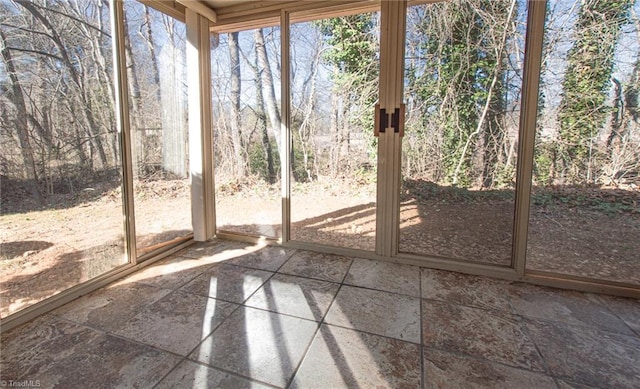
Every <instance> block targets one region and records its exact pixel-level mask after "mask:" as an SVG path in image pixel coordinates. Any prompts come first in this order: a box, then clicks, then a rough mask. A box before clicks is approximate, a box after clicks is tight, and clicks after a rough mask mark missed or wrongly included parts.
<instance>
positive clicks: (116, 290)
mask: <svg viewBox="0 0 640 389" xmlns="http://www.w3.org/2000/svg"><path fill="white" fill-rule="evenodd" d="M169 292H171V290H169V289H161V288H156V287H153V286H149V285H142V284H136V283H131V284H114V285H111V286H108V287H106V288H102V289H98V290H96V291H95V292H92V293H90V294H88V295H86V296H83V297H81V298H79V299H77V300H75V301H72V302H70V303H69V304H66V305H64V306H62V307H60V308H58V309H56V310H55V311H53V314H54V315H57V316H60V317H63V318H65V319H68V320H71V321H74V322H76V323H80V324H85V325H88V326H91V327H95V328H98V329H101V330H103V331H107V332H110V331H115V330H116V329H118V328H119V327H120V326H122V324H123V323H124V322H126V321H127V320H129V319H130V318H131V317H133V316H134V315H136V314H137V313H139V312H140V311H141V310H142V309H143V308H144V307H146V306H147V305H149V304H152V303H153V302H154V301H157V300H159V299H161V298H162V297H163V296H165V295H167V294H168V293H169Z"/></svg>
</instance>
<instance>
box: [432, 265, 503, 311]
mask: <svg viewBox="0 0 640 389" xmlns="http://www.w3.org/2000/svg"><path fill="white" fill-rule="evenodd" d="M507 287H508V282H507V281H503V280H497V279H493V278H488V277H478V276H472V275H467V274H460V273H455V272H450V271H443V270H434V269H422V297H423V298H428V299H433V300H439V301H444V302H448V303H451V304H460V305H467V306H470V307H478V308H485V309H497V310H501V311H507V312H511V313H513V310H512V308H511V305H510V304H509V297H508V293H507Z"/></svg>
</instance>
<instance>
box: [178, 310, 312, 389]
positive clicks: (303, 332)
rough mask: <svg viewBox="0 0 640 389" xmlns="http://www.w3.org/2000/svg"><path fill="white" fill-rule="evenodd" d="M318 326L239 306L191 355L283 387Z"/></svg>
mask: <svg viewBox="0 0 640 389" xmlns="http://www.w3.org/2000/svg"><path fill="white" fill-rule="evenodd" d="M317 326H318V324H317V323H315V322H313V321H309V320H304V319H299V318H295V317H291V316H284V315H280V314H277V313H273V312H267V311H263V310H259V309H255V308H250V307H241V308H239V309H238V310H236V311H235V312H234V313H233V314H232V315H231V316H230V317H229V318H228V319H227V320H225V321H224V322H223V323H222V324H221V325H220V326H219V327H218V328H217V329H216V330H215V331H213V333H212V334H211V335H210V336H209V337H208V338H207V339H205V340H204V342H202V344H201V345H200V346H199V347H198V349H196V350H195V351H194V352H193V353H192V354H191V356H190V358H191V359H194V360H197V361H200V362H202V363H206V364H209V365H211V366H213V367H218V368H221V369H224V370H227V371H231V372H234V373H237V374H240V375H243V376H245V377H250V378H253V379H256V380H259V381H261V382H266V383H268V384H271V385H276V386H280V387H284V386H286V384H287V383H288V382H289V380H290V379H291V377H292V375H293V372H294V370H295V369H296V367H297V366H298V364H299V363H300V360H301V359H302V357H303V355H304V353H305V351H306V349H307V346H308V345H309V343H311V339H312V338H313V335H314V334H315V332H316V329H317Z"/></svg>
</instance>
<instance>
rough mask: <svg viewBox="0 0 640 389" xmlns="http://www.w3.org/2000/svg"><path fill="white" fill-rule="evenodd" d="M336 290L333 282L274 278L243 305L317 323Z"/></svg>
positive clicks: (286, 277)
mask: <svg viewBox="0 0 640 389" xmlns="http://www.w3.org/2000/svg"><path fill="white" fill-rule="evenodd" d="M339 288H340V285H339V284H335V283H332V282H327V281H319V280H313V279H310V278H301V277H294V276H289V275H286V274H276V275H275V276H273V277H272V278H271V279H269V281H267V282H266V283H265V284H264V285H263V286H262V287H261V288H260V289H258V291H257V292H256V293H254V295H253V296H251V298H250V299H249V300H247V302H246V303H245V305H248V306H250V307H255V308H261V309H266V310H269V311H274V312H278V313H284V314H287V315H292V316H297V317H301V318H303V319H309V320H315V321H320V320H322V318H323V317H324V315H325V313H326V312H327V310H328V309H329V306H330V305H331V302H332V301H333V298H334V297H335V295H336V293H337V292H338V289H339Z"/></svg>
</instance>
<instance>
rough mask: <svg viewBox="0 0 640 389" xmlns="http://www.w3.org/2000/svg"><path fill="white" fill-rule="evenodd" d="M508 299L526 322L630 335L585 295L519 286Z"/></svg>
mask: <svg viewBox="0 0 640 389" xmlns="http://www.w3.org/2000/svg"><path fill="white" fill-rule="evenodd" d="M509 295H510V297H511V301H512V303H513V306H514V308H515V309H516V311H517V312H518V313H519V314H520V315H522V316H525V317H528V318H532V319H541V320H550V321H555V322H560V323H565V324H574V325H583V326H591V327H597V328H601V329H604V330H607V331H612V332H618V333H622V334H628V335H631V334H633V333H632V332H631V330H630V329H629V327H628V326H627V325H626V324H625V323H624V322H623V321H622V320H621V319H620V318H619V317H618V316H616V315H615V314H614V313H613V312H612V311H610V310H609V309H608V308H607V307H605V306H604V305H603V304H602V303H599V302H597V300H596V299H595V298H593V296H590V295H588V294H585V293H581V292H573V291H567V290H559V289H554V288H547V287H542V286H537V285H529V284H522V283H518V284H514V285H512V287H511V288H510V289H509Z"/></svg>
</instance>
